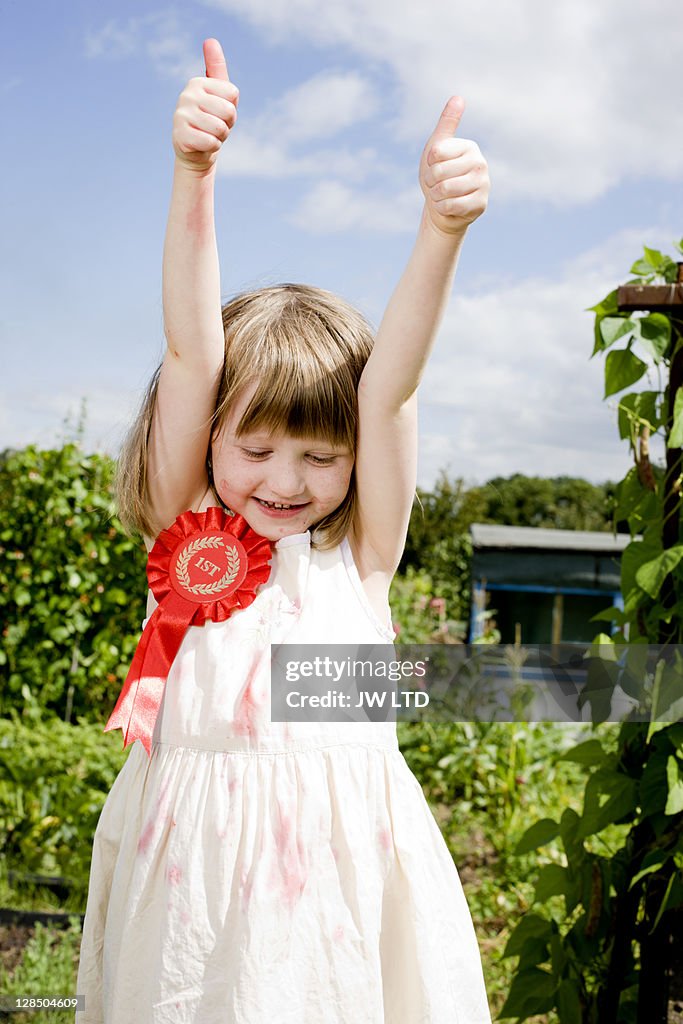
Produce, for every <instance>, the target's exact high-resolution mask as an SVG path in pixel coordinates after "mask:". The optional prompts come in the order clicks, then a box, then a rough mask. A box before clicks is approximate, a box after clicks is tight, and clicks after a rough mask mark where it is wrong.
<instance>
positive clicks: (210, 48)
mask: <svg viewBox="0 0 683 1024" xmlns="http://www.w3.org/2000/svg"><path fill="white" fill-rule="evenodd" d="M204 64H205V66H206V77H207V78H222V79H223V81H224V82H229V81H230V79H229V78H228V65H227V64H226V63H225V56H224V54H223V47H222V46H221V44H220V43H219V42H218V40H217V39H205V40H204Z"/></svg>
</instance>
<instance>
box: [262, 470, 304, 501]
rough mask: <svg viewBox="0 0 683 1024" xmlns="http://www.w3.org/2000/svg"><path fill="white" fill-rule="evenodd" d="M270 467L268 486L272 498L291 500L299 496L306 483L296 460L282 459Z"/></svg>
mask: <svg viewBox="0 0 683 1024" xmlns="http://www.w3.org/2000/svg"><path fill="white" fill-rule="evenodd" d="M271 468H272V473H271V474H270V479H269V486H270V490H271V491H272V494H273V497H274V498H280V499H281V500H282V501H292V500H294V499H295V498H299V497H301V495H302V494H303V492H304V490H305V489H306V484H305V481H304V474H303V470H302V469H301V466H300V465H299V464H298V463H297V462H295V461H290V460H283V461H282V462H280V463H278V464H276V465H273V466H272V467H271Z"/></svg>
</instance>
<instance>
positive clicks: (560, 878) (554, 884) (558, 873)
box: [534, 864, 568, 903]
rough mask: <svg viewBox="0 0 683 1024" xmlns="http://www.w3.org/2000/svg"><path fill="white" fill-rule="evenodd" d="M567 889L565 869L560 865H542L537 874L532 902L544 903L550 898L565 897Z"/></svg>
mask: <svg viewBox="0 0 683 1024" xmlns="http://www.w3.org/2000/svg"><path fill="white" fill-rule="evenodd" d="M567 888H568V877H567V869H566V868H564V867H562V865H561V864H544V865H543V867H542V868H541V870H540V871H539V873H538V880H537V882H536V890H535V892H534V900H535V902H536V903H545V902H546V900H548V899H550V897H551V896H564V895H566V892H567Z"/></svg>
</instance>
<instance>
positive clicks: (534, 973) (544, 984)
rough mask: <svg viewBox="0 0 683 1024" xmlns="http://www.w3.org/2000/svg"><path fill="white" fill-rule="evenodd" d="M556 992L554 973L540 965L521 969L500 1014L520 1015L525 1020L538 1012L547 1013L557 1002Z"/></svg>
mask: <svg viewBox="0 0 683 1024" xmlns="http://www.w3.org/2000/svg"><path fill="white" fill-rule="evenodd" d="M554 992H555V979H554V978H553V976H552V974H549V973H548V972H547V971H541V970H539V968H538V967H530V968H527V970H525V971H519V973H518V974H516V975H515V977H514V978H513V979H512V984H511V986H510V992H509V993H508V997H507V999H506V1000H505V1003H504V1005H503V1008H502V1010H501V1011H500V1014H499V1016H501V1017H520V1018H521V1019H522V1020H524V1019H525V1018H526V1017H532V1016H534V1015H535V1014H538V1013H547V1012H548V1011H549V1010H551V1009H552V1008H553V1006H554V1004H555V999H554Z"/></svg>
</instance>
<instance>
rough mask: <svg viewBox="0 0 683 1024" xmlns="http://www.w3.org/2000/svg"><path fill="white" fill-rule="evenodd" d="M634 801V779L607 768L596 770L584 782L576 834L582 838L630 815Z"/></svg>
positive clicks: (636, 798) (635, 788)
mask: <svg viewBox="0 0 683 1024" xmlns="http://www.w3.org/2000/svg"><path fill="white" fill-rule="evenodd" d="M637 800H638V787H637V782H636V780H635V779H632V778H630V777H629V776H628V775H624V774H623V773H622V772H615V771H613V770H612V769H611V768H608V767H604V768H598V770H597V771H596V772H594V773H593V774H592V775H591V777H590V778H589V780H588V782H587V783H586V790H585V794H584V806H583V814H582V816H581V823H580V825H579V831H578V835H579V836H580V837H581V838H585V837H586V836H591V835H595V834H596V833H598V832H602V830H603V829H604V828H607V826H608V825H612V824H613V823H614V822H617V821H620V820H621V819H622V818H624V817H626V815H628V814H630V813H631V812H632V811H633V810H634V809H635V807H636V805H637Z"/></svg>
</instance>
